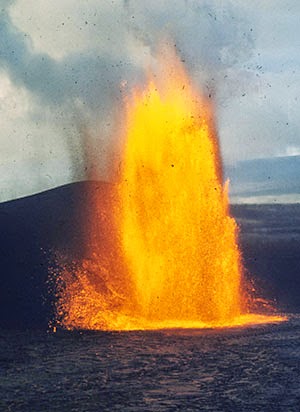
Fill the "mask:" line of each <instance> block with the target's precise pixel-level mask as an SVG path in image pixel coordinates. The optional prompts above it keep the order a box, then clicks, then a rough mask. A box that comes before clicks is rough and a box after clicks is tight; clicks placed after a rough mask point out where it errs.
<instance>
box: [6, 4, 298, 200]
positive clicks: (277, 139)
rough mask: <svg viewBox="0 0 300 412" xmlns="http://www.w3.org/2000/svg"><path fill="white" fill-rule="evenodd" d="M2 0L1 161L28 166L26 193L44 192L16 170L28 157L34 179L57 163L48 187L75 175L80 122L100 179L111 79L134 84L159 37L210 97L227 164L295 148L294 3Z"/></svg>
mask: <svg viewBox="0 0 300 412" xmlns="http://www.w3.org/2000/svg"><path fill="white" fill-rule="evenodd" d="M6 3H7V5H8V4H9V3H10V4H11V5H10V7H9V8H8V9H7V10H8V12H9V15H8V17H7V18H6V20H5V24H4V25H2V28H1V22H0V49H1V36H2V38H3V39H4V40H2V42H3V43H2V45H3V46H2V47H4V50H2V54H1V50H0V65H2V66H3V67H2V68H3V71H2V72H1V73H2V74H1V77H0V108H1V110H2V113H3V116H2V120H0V121H2V125H1V142H2V149H3V150H2V151H1V158H0V163H2V164H4V163H9V162H16V164H17V165H19V166H18V167H17V170H19V171H20V173H22V171H23V172H24V173H25V171H26V175H28V176H30V178H29V179H27V180H28V190H29V188H30V181H31V180H32V190H33V191H35V190H36V188H37V187H39V188H42V184H40V183H38V184H37V183H35V180H34V172H33V171H32V170H31V169H30V167H29V166H28V168H27V166H26V167H25V166H24V162H25V163H26V164H27V165H30V163H32V164H33V163H34V162H35V160H36V159H39V160H41V162H42V164H43V165H44V166H43V167H42V168H41V169H39V170H40V171H39V172H38V174H39V175H41V174H43V173H45V175H46V174H49V173H48V171H49V170H50V169H51V170H52V166H50V164H52V165H53V164H54V163H53V162H52V160H53V159H56V158H60V159H62V161H61V162H60V165H61V166H60V167H54V169H55V172H54V173H52V172H51V173H50V174H51V175H52V176H54V178H53V179H54V180H53V185H55V184H58V183H59V182H61V181H62V180H64V181H65V180H68V179H69V181H71V180H75V179H78V178H81V177H83V175H82V174H81V170H80V168H82V167H83V166H84V164H83V162H84V158H83V157H82V153H81V150H82V148H81V147H80V131H81V130H82V129H84V130H85V133H86V134H87V135H89V144H91V145H92V146H93V148H92V150H91V151H93V152H94V153H95V159H94V161H95V163H97V164H98V165H100V166H99V168H100V169H101V172H102V175H103V176H105V175H106V172H107V169H106V165H107V161H108V159H109V153H110V151H111V147H112V143H115V140H116V137H115V136H114V135H113V133H114V123H115V122H116V117H115V115H116V114H117V113H118V112H120V107H121V105H122V93H121V92H120V84H121V83H122V82H124V81H127V88H128V89H130V88H131V87H132V86H133V85H134V84H136V83H138V82H140V81H142V78H143V77H142V74H141V70H140V69H141V68H144V67H145V66H147V64H148V63H149V61H150V60H151V59H152V58H153V55H154V54H155V51H156V49H157V45H158V44H159V42H160V41H161V39H162V38H163V37H164V38H169V39H170V40H171V41H172V43H174V44H175V43H176V48H177V50H178V53H179V54H180V56H181V57H182V58H183V59H184V60H185V61H186V65H187V67H188V69H189V71H190V73H191V75H192V76H193V78H194V79H195V81H196V82H198V84H199V85H200V86H201V87H202V88H203V89H204V90H205V92H206V93H210V94H211V95H212V97H214V98H215V99H216V108H217V117H218V118H217V123H218V126H219V133H220V138H221V145H222V152H223V154H224V159H225V162H227V163H234V162H235V161H237V160H241V159H250V158H256V157H264V156H276V155H279V154H282V153H292V152H294V151H295V150H296V149H295V148H298V147H300V141H299V136H300V133H299V131H300V120H299V116H298V113H299V100H298V91H299V90H300V72H299V67H300V58H299V53H298V50H299V47H300V44H299V40H298V39H300V25H299V18H300V3H299V2H298V0H273V1H272V2H270V1H269V0H254V1H252V2H245V1H244V0H232V1H230V0H228V1H226V2H223V1H222V2H220V1H218V0H211V1H203V2H199V1H197V0H186V1H182V0H177V1H176V0H166V1H164V2H158V1H155V2H144V1H143V2H141V1H138V0H127V1H126V0H124V1H122V0H115V1H108V0H102V1H101V2H99V1H98V0H85V1H79V2H75V1H74V0H61V1H60V2H59V5H58V3H57V2H54V1H50V0H15V1H12V0H10V1H7V2H6ZM0 18H1V15H0ZM5 36H6V37H5ZM173 40H174V41H173ZM0 69H1V66H0ZM5 73H8V75H7V74H5ZM83 143H84V144H85V142H83ZM51 162H52V163H51ZM78 163H79V164H80V165H79V167H77V171H76V170H75V169H76V165H78ZM70 170H72V172H70ZM9 176H11V173H10V174H9V173H8V174H7V179H6V181H7V182H9V181H10V180H9V179H10V177H9ZM31 177H32V179H31ZM11 179H12V178H11ZM13 182H15V181H14V180H13V179H12V180H11V185H12V187H13V186H14V187H15V186H16V184H15V183H13ZM39 182H41V180H39ZM7 184H8V185H9V183H7ZM14 193H15V192H14Z"/></svg>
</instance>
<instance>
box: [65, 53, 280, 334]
mask: <svg viewBox="0 0 300 412" xmlns="http://www.w3.org/2000/svg"><path fill="white" fill-rule="evenodd" d="M168 65H169V66H170V67H172V72H171V73H168V74H166V72H165V71H163V70H161V71H160V74H159V75H158V74H157V73H156V77H155V76H150V78H149V82H148V85H147V87H146V88H145V89H144V90H136V91H135V92H134V97H133V98H132V99H131V100H130V101H129V102H127V107H126V122H125V133H124V135H125V142H124V150H123V159H122V166H121V176H120V180H119V183H118V185H117V186H116V187H115V188H114V193H115V194H114V196H112V198H111V199H112V201H111V204H109V205H108V208H109V210H110V212H111V211H113V212H114V216H113V218H112V219H113V221H114V224H113V225H112V227H113V228H114V231H115V234H114V239H115V241H114V243H113V244H112V242H110V243H111V244H110V246H109V247H108V248H105V247H104V248H103V247H100V248H99V250H101V252H99V254H98V255H97V256H96V258H95V259H94V260H96V263H95V261H94V263H93V267H91V266H90V267H89V269H88V270H87V269H86V268H85V269H84V270H82V271H81V273H80V271H79V273H78V274H77V276H75V278H74V277H73V278H72V281H70V282H66V283H67V287H66V292H65V293H64V295H63V297H62V300H61V301H60V304H61V311H62V312H64V313H65V314H66V315H65V317H64V318H63V321H62V324H63V325H64V326H66V327H71V328H73V327H79V328H85V329H106V330H132V329H160V328H178V327H187V328H198V327H200V328H203V327H222V326H235V325H239V326H240V325H244V324H251V323H262V322H271V321H279V320H280V319H281V318H280V317H276V316H273V317H265V316H262V315H254V314H253V315H252V314H249V313H248V312H249V308H247V305H246V303H245V301H244V293H243V282H242V265H241V258H240V253H239V249H238V245H237V239H236V236H237V226H236V223H235V221H234V219H233V218H232V217H231V216H230V215H229V211H228V194H227V189H226V185H225V187H223V183H222V172H221V170H222V168H221V162H220V156H219V150H218V143H217V138H216V133H215V127H214V123H213V110H212V106H211V105H210V104H209V103H208V101H207V100H206V99H205V98H204V97H203V96H202V95H201V94H200V93H199V92H196V91H195V89H194V88H193V87H192V84H191V82H190V80H189V78H188V76H187V74H186V72H185V70H184V68H183V66H182V65H181V63H180V62H179V60H178V59H177V58H175V57H173V58H172V59H171V61H168ZM101 202H102V199H100V200H99V203H101ZM106 212H107V211H106ZM101 213H102V212H101ZM96 227H97V226H96V225H95V226H94V227H93V228H91V230H92V231H93V230H96V229H95V228H96ZM116 262H117V263H116ZM89 273H93V280H91V277H90V276H89ZM66 278H67V277H66ZM69 278H70V276H69ZM74 279H75V280H74ZM95 279H96V280H95ZM97 279H98V280H97ZM95 284H96V285H97V287H95Z"/></svg>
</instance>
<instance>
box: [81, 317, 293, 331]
mask: <svg viewBox="0 0 300 412" xmlns="http://www.w3.org/2000/svg"><path fill="white" fill-rule="evenodd" d="M101 318H102V319H101V321H100V320H99V321H97V319H94V322H91V324H90V325H89V326H88V328H86V327H85V328H84V329H89V330H105V331H120V332H121V331H137V330H145V331H146V330H163V329H221V328H235V327H248V326H255V325H264V324H276V323H280V322H284V321H286V320H288V317H287V316H281V315H260V314H255V313H248V314H244V315H239V316H237V317H235V318H233V319H230V320H227V321H213V322H203V321H197V320H195V321H193V320H162V321H151V320H147V319H143V318H134V317H131V316H128V315H120V314H118V315H117V316H116V317H114V316H113V314H110V319H106V322H107V324H109V327H106V326H104V322H103V314H102V316H101ZM106 322H105V323H106Z"/></svg>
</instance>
